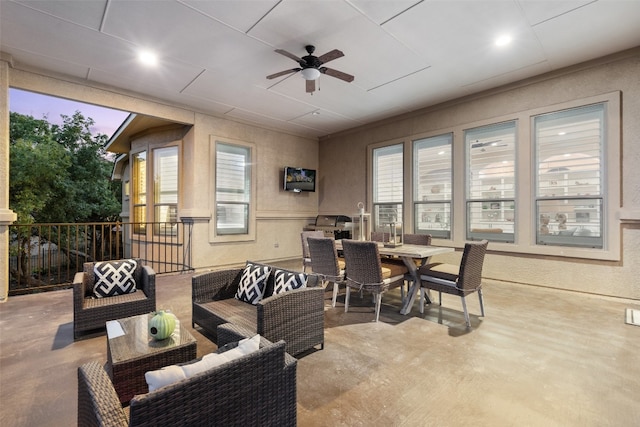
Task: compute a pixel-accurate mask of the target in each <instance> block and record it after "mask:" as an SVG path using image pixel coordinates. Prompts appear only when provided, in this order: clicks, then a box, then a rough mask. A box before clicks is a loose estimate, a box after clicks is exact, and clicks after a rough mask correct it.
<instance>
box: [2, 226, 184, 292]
mask: <svg viewBox="0 0 640 427" xmlns="http://www.w3.org/2000/svg"><path fill="white" fill-rule="evenodd" d="M192 232H193V224H192V223H184V222H147V223H132V222H100V223H74V224H63V223H60V224H14V225H10V226H9V239H10V253H9V295H18V294H24V293H33V292H41V291H46V290H53V289H61V288H65V287H69V286H70V285H71V284H72V282H73V277H74V276H75V273H76V272H79V271H82V268H83V264H84V263H85V262H94V261H107V260H114V259H122V258H140V259H141V260H142V262H143V263H144V264H145V265H149V266H151V267H152V268H153V269H154V271H155V272H156V273H171V272H183V271H190V270H192V267H191V235H192Z"/></svg>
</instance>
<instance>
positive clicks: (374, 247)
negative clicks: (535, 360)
mask: <svg viewBox="0 0 640 427" xmlns="http://www.w3.org/2000/svg"><path fill="white" fill-rule="evenodd" d="M342 250H343V253H344V260H345V263H346V271H347V281H346V295H345V300H344V311H345V312H348V311H349V297H350V293H351V292H350V290H351V289H352V288H353V289H357V290H358V291H363V290H364V291H367V292H371V293H372V294H373V295H374V299H375V303H376V308H375V311H376V322H377V321H378V319H379V318H380V305H381V303H382V294H383V293H385V292H386V291H388V290H389V289H392V288H395V287H398V286H401V285H402V283H403V281H404V273H403V274H398V275H393V273H392V270H391V269H388V268H383V267H382V264H381V263H380V253H379V252H378V244H377V243H376V242H360V241H353V240H347V239H345V240H343V241H342Z"/></svg>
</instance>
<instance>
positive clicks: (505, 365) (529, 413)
mask: <svg viewBox="0 0 640 427" xmlns="http://www.w3.org/2000/svg"><path fill="white" fill-rule="evenodd" d="M285 266H287V267H289V268H291V267H294V268H297V269H300V265H299V264H298V263H294V264H291V263H289V265H285ZM190 285H191V275H190V274H184V275H164V276H158V278H157V307H158V308H167V309H171V310H172V311H173V312H174V313H176V314H177V316H178V317H179V318H180V320H181V321H182V322H184V324H185V325H188V326H189V328H191V287H190ZM484 289H485V306H486V317H485V318H481V317H478V316H477V314H479V305H478V300H477V297H476V296H475V295H473V296H471V297H470V298H469V303H468V305H469V310H470V313H471V319H472V329H471V330H467V329H466V328H465V325H464V317H463V316H462V313H461V305H460V300H459V298H457V297H452V296H447V295H445V296H444V297H443V298H444V301H443V306H442V307H440V306H438V305H437V304H434V305H432V306H431V307H429V308H428V309H426V310H425V314H424V315H421V314H420V313H419V311H418V305H417V304H415V306H414V307H413V310H412V312H411V313H410V314H409V315H408V316H402V315H400V314H399V313H398V310H399V307H400V294H399V291H398V290H394V291H391V292H389V293H387V294H385V296H384V297H383V307H382V311H381V315H380V322H379V323H374V322H372V320H373V304H372V302H371V298H370V297H367V296H365V298H364V299H363V300H360V299H359V298H358V297H357V296H355V295H354V296H355V298H354V299H353V303H352V304H353V306H352V307H350V311H349V313H344V306H343V298H342V297H339V304H338V306H336V308H331V304H330V300H331V292H330V291H329V290H328V291H327V293H326V299H325V340H326V342H325V348H324V350H318V351H311V352H309V353H307V354H305V355H304V356H302V357H300V358H299V363H298V425H300V426H426V425H433V426H462V425H479V426H545V427H546V426H604V425H610V426H637V425H640V401H639V398H640V352H639V351H638V349H639V348H640V327H637V326H630V325H626V324H625V323H624V318H625V317H624V312H625V308H640V301H626V300H619V299H612V298H605V297H597V296H592V295H584V294H578V293H573V292H563V291H557V290H550V289H544V288H535V287H528V286H522V285H517V284H510V283H504V282H497V281H492V280H486V281H485V284H484ZM72 320H73V311H72V291H71V290H62V291H55V292H49V293H42V294H36V295H26V296H16V297H11V298H9V301H8V302H6V303H4V304H0V416H1V419H2V424H3V425H4V426H72V425H76V410H77V400H76V399H77V394H76V393H77V377H76V370H77V367H78V366H79V365H81V364H83V363H85V362H88V361H91V360H97V361H100V362H105V361H106V336H105V335H104V334H100V335H94V336H91V337H88V338H85V339H82V340H79V341H75V342H74V340H73V326H72ZM192 333H193V335H194V336H195V337H196V338H197V340H198V356H202V355H204V354H206V353H208V352H210V351H212V350H215V348H216V346H215V344H213V343H212V342H210V341H209V340H208V339H207V338H206V337H205V336H203V335H202V334H201V333H199V332H198V330H197V329H196V330H192Z"/></svg>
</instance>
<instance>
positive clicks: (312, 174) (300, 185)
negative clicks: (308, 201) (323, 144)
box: [284, 166, 316, 192]
mask: <svg viewBox="0 0 640 427" xmlns="http://www.w3.org/2000/svg"><path fill="white" fill-rule="evenodd" d="M284 189H285V190H287V191H295V192H300V191H316V171H315V170H314V169H305V168H293V167H290V166H286V167H285V168H284Z"/></svg>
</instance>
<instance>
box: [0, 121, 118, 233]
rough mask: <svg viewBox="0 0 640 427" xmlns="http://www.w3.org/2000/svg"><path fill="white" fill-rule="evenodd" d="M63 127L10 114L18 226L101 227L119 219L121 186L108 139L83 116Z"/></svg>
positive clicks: (11, 193)
mask: <svg viewBox="0 0 640 427" xmlns="http://www.w3.org/2000/svg"><path fill="white" fill-rule="evenodd" d="M62 119H63V124H62V126H59V125H52V124H50V123H49V122H47V120H38V119H34V118H33V117H31V116H25V115H22V114H18V113H13V112H12V113H11V114H10V144H11V145H10V176H9V185H10V188H9V206H10V208H11V209H12V210H13V211H14V212H16V213H17V214H18V223H23V224H24V223H32V222H67V223H68V222H99V221H112V220H115V219H117V217H118V215H119V213H120V211H121V202H120V186H119V183H113V182H111V181H110V176H111V170H112V167H113V163H112V162H110V161H109V160H107V159H106V158H105V154H106V153H105V151H104V145H105V144H106V142H107V137H106V135H101V134H99V135H96V136H94V135H92V134H91V131H90V128H91V126H92V125H93V124H94V122H93V120H92V119H91V118H85V117H84V116H82V114H81V113H80V112H76V113H75V114H74V115H73V116H64V115H63V116H62Z"/></svg>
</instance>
